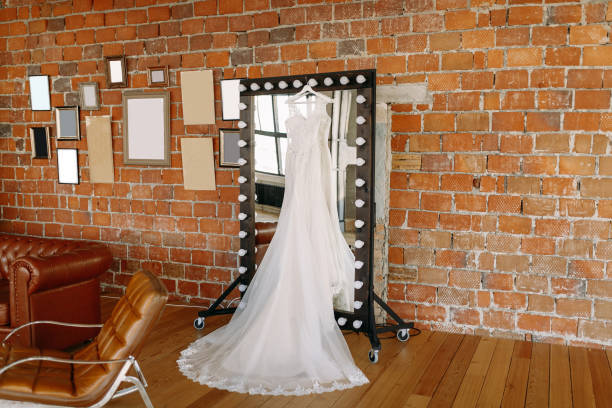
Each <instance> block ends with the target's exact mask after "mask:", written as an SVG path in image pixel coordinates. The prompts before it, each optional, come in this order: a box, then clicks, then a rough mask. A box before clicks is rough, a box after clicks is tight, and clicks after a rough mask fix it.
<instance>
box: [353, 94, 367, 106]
mask: <svg viewBox="0 0 612 408" xmlns="http://www.w3.org/2000/svg"><path fill="white" fill-rule="evenodd" d="M365 101H366V98H365V96H363V95H357V98H355V102H357V103H358V104H360V105H361V104H362V103H364V102H365Z"/></svg>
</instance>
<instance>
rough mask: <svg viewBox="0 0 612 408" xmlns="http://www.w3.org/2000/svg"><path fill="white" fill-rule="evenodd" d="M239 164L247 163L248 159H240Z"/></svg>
mask: <svg viewBox="0 0 612 408" xmlns="http://www.w3.org/2000/svg"><path fill="white" fill-rule="evenodd" d="M238 164H239V165H240V166H244V165H245V164H247V161H246V159H243V158H242V157H241V158H239V159H238Z"/></svg>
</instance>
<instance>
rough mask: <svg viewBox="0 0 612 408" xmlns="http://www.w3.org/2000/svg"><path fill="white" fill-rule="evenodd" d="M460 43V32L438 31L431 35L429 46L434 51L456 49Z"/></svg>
mask: <svg viewBox="0 0 612 408" xmlns="http://www.w3.org/2000/svg"><path fill="white" fill-rule="evenodd" d="M460 45H461V34H460V33H438V34H431V35H430V36H429V48H430V50H432V51H449V50H456V49H459V47H460Z"/></svg>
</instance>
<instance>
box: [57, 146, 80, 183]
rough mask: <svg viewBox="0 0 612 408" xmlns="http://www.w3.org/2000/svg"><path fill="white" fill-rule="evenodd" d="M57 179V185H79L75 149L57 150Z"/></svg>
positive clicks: (76, 152) (77, 158)
mask: <svg viewBox="0 0 612 408" xmlns="http://www.w3.org/2000/svg"><path fill="white" fill-rule="evenodd" d="M57 177H58V183H59V184H79V151H78V150H77V149H57Z"/></svg>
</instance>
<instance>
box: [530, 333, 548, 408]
mask: <svg viewBox="0 0 612 408" xmlns="http://www.w3.org/2000/svg"><path fill="white" fill-rule="evenodd" d="M549 375H550V344H544V343H535V344H534V345H533V350H532V354H531V362H530V363H529V380H528V381H527V397H526V400H525V406H526V407H530V408H531V407H533V408H540V407H545V406H547V405H548V401H549V399H548V392H549V389H550V379H549Z"/></svg>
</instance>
